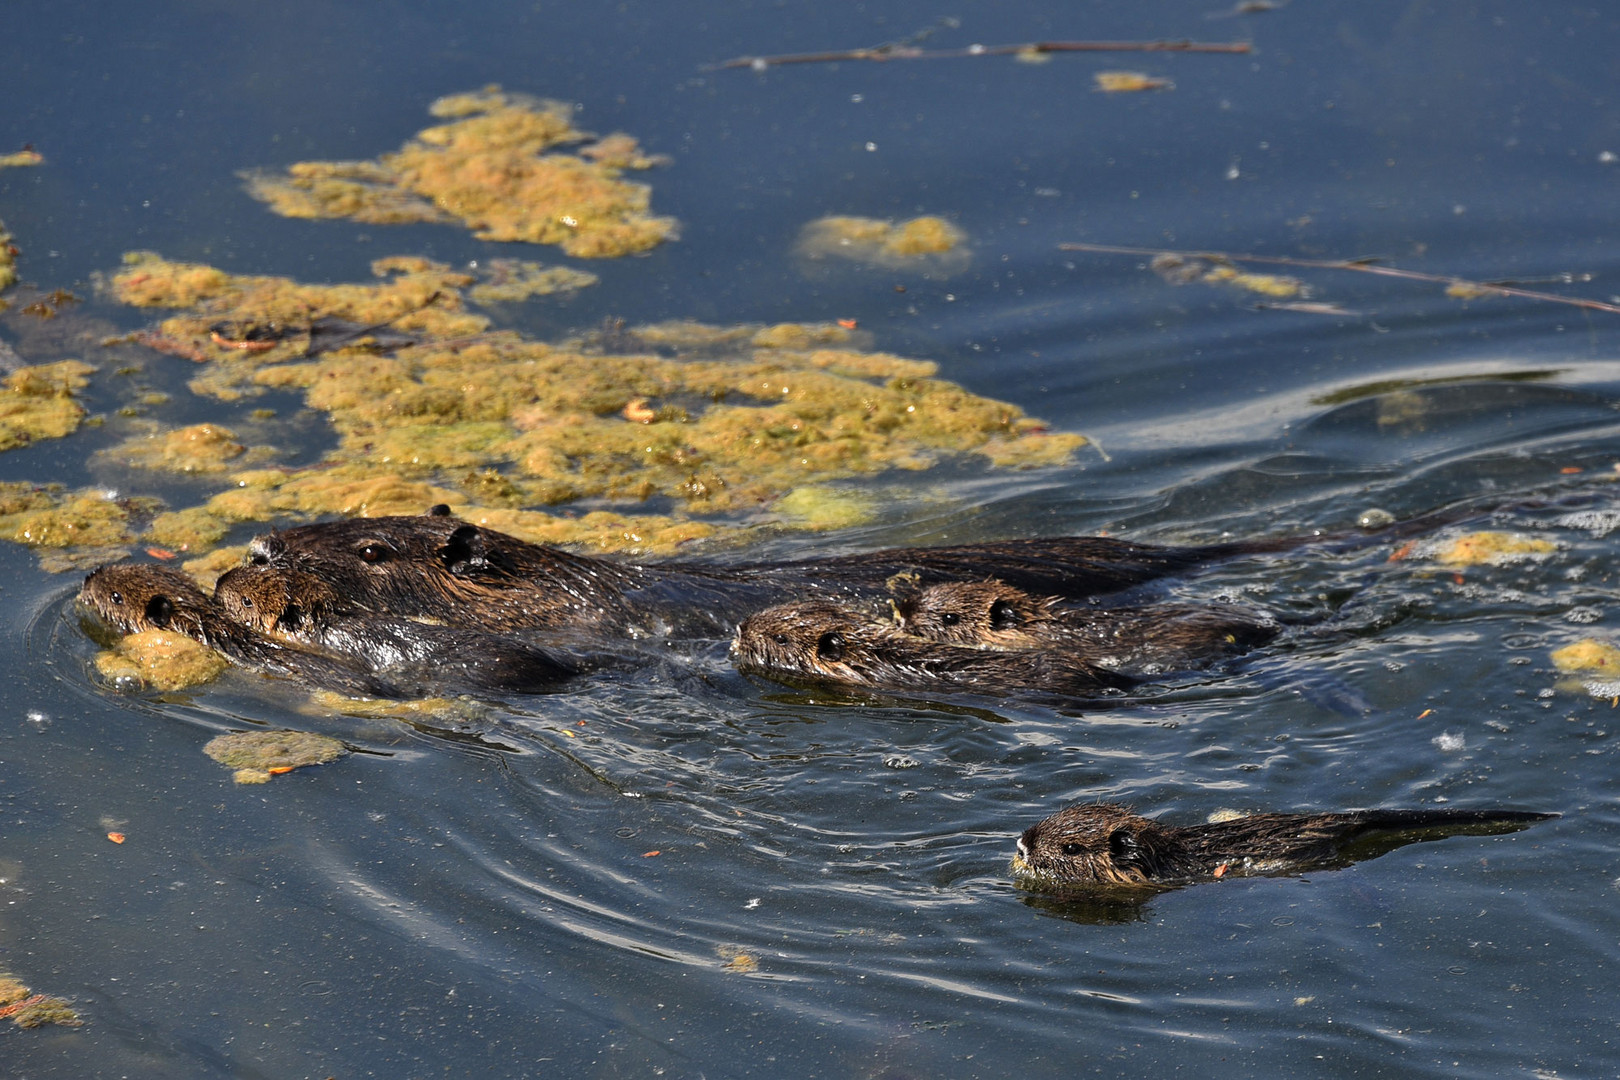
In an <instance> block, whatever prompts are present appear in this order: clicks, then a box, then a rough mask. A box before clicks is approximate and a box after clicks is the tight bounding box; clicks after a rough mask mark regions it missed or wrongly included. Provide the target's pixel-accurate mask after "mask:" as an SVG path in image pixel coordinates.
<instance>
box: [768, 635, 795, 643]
mask: <svg viewBox="0 0 1620 1080" xmlns="http://www.w3.org/2000/svg"><path fill="white" fill-rule="evenodd" d="M771 640H772V641H774V642H776V643H777V644H778V645H786V644H788V642H789V640H790V639H789V638H788V636H787V635H786V634H772V635H771Z"/></svg>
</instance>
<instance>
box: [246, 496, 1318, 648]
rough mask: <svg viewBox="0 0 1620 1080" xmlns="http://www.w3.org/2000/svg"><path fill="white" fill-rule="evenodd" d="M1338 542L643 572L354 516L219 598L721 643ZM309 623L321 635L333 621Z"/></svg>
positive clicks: (254, 556)
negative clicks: (782, 613) (292, 594)
mask: <svg viewBox="0 0 1620 1080" xmlns="http://www.w3.org/2000/svg"><path fill="white" fill-rule="evenodd" d="M1325 539H1327V538H1323V537H1290V538H1284V539H1274V540H1257V541H1240V542H1234V543H1225V544H1209V545H1204V546H1200V547H1156V546H1154V545H1151V544H1137V543H1132V542H1130V541H1126V540H1115V539H1112V538H1109V537H1096V536H1071V537H1056V538H1051V539H1031V540H1007V541H995V542H989V543H983V544H964V545H958V546H955V547H938V548H898V549H892V550H885V551H874V552H866V553H861V554H855V555H836V556H828V557H823V558H813V559H802V560H797V561H788V562H756V563H740V564H729V565H727V564H719V563H711V562H699V561H686V562H683V561H671V562H663V563H635V562H630V561H621V560H614V559H602V558H591V557H588V556H584V555H575V554H571V553H569V552H565V551H560V550H558V549H556V548H551V547H545V546H543V545H539V544H530V543H527V542H525V541H522V540H519V539H517V538H516V537H512V536H508V535H506V534H504V533H500V532H497V531H495V530H493V529H487V528H483V527H481V526H478V525H473V524H470V523H468V522H464V521H461V520H459V519H457V518H455V517H454V516H452V515H451V514H450V512H449V508H448V507H445V506H442V505H440V506H435V507H433V508H432V509H431V510H429V511H428V513H426V514H423V515H419V516H409V517H378V518H350V519H346V520H340V521H329V522H320V523H317V524H313V525H301V526H298V527H295V528H292V529H286V530H281V531H274V532H270V533H267V534H264V535H261V536H259V537H256V538H255V539H254V540H253V541H252V543H251V544H250V545H249V550H248V559H247V562H246V564H245V565H243V566H242V567H239V568H237V569H236V570H233V571H231V572H230V573H228V574H226V575H224V577H222V578H221V580H220V583H219V585H218V593H219V595H220V596H221V599H222V600H225V601H226V602H230V600H229V598H230V597H231V595H232V594H234V593H236V592H237V591H238V590H241V589H244V588H245V587H246V586H245V582H246V581H247V580H248V579H250V578H252V577H254V576H256V575H259V574H262V573H266V572H268V571H270V570H272V569H273V570H278V571H283V572H288V573H292V574H295V575H297V578H298V581H297V590H296V591H298V592H300V593H307V594H309V595H314V596H318V597H320V604H318V605H316V606H317V607H319V606H323V605H324V606H326V607H328V608H329V610H330V612H331V617H339V616H341V615H344V614H357V613H368V612H369V613H372V614H385V613H386V614H393V615H398V616H403V617H408V618H429V619H436V620H439V621H442V622H444V623H446V624H450V625H460V626H472V627H478V628H483V629H493V630H500V631H513V630H527V629H548V628H557V627H573V628H578V629H583V630H588V631H601V632H603V633H604V634H616V633H622V632H625V631H630V632H632V633H657V634H683V633H684V634H691V635H695V636H703V635H705V634H707V635H708V636H716V635H718V634H722V633H726V632H729V631H730V629H731V628H732V627H734V626H735V624H736V622H737V620H738V619H740V618H741V617H743V616H745V615H747V614H748V613H750V612H752V611H757V610H759V609H760V608H761V607H764V606H767V605H769V604H773V603H780V602H783V601H786V600H790V599H792V598H794V597H798V596H803V595H804V594H805V592H806V591H807V590H810V591H813V592H818V593H821V594H823V595H828V596H834V597H846V598H865V599H870V598H872V597H875V596H886V595H889V594H890V593H891V592H892V590H893V588H894V584H893V583H894V582H895V581H906V582H908V583H910V585H909V587H913V588H915V587H925V586H927V585H931V584H935V583H938V582H945V581H978V580H983V579H984V578H986V577H995V578H997V579H999V580H1002V581H1005V582H1007V583H1008V584H1010V585H1013V586H1016V587H1018V588H1023V589H1029V590H1032V591H1035V592H1039V593H1042V594H1051V595H1058V596H1064V597H1069V598H1083V597H1088V596H1094V595H1100V594H1105V593H1109V592H1115V591H1118V590H1120V589H1124V588H1128V587H1131V586H1134V585H1140V584H1142V583H1144V582H1148V581H1152V580H1154V579H1156V578H1160V577H1163V576H1165V575H1168V574H1174V573H1178V572H1180V571H1184V570H1188V569H1192V568H1194V567H1196V566H1199V565H1202V564H1205V563H1209V562H1212V561H1216V560H1219V559H1227V558H1233V557H1236V556H1239V555H1245V554H1259V553H1265V552H1274V551H1284V550H1288V549H1290V548H1293V547H1298V546H1300V545H1302V544H1307V543H1315V542H1320V541H1323V540H1325ZM334 604H335V605H336V606H332V605H334ZM298 614H299V615H300V616H301V617H302V618H303V620H304V621H305V623H306V624H307V625H309V626H310V627H311V628H312V629H311V632H313V628H314V627H315V626H317V625H318V624H319V622H320V617H319V616H317V615H316V614H314V613H312V612H311V611H308V610H300V611H299V612H298ZM281 629H282V630H283V631H285V632H288V633H292V634H294V635H296V636H299V637H300V638H301V639H302V637H303V636H304V632H302V631H297V630H293V629H291V628H290V627H288V626H285V625H284V626H282V627H281Z"/></svg>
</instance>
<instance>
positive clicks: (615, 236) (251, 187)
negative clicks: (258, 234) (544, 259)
mask: <svg viewBox="0 0 1620 1080" xmlns="http://www.w3.org/2000/svg"><path fill="white" fill-rule="evenodd" d="M429 111H430V112H431V113H432V114H433V115H434V116H437V117H440V118H442V119H445V120H448V121H449V122H448V123H444V124H439V125H437V126H435V127H430V128H427V129H426V130H423V131H420V132H417V134H416V137H415V138H413V139H411V140H410V141H409V142H407V143H406V144H405V145H404V146H402V147H400V149H398V150H396V151H394V152H393V153H388V154H383V155H382V156H381V157H380V158H378V159H377V160H376V161H304V162H299V163H298V164H296V165H293V166H291V167H289V168H288V169H287V171H286V173H285V174H273V173H266V172H260V173H253V174H251V175H249V176H248V178H247V179H248V191H249V193H251V194H252V195H253V196H254V197H255V198H257V199H260V200H262V201H264V202H266V203H268V204H269V206H270V208H271V209H272V210H273V211H275V212H276V213H278V214H282V215H285V216H287V217H298V218H351V219H353V220H356V221H363V222H368V223H373V224H400V223H406V222H422V221H445V222H459V223H461V224H462V225H465V226H466V227H468V228H470V229H473V230H476V231H475V235H476V236H477V237H478V238H479V239H480V240H515V241H525V242H528V243H531V244H558V245H560V246H561V247H562V249H563V251H564V252H566V253H567V254H569V255H574V256H578V257H582V258H599V257H607V256H614V255H627V254H631V253H633V252H638V251H645V250H647V249H648V248H651V247H653V246H655V245H656V244H658V243H660V242H662V241H664V240H667V239H670V238H671V237H673V236H674V235H675V232H676V224H675V220H674V219H673V218H668V217H656V216H653V215H652V214H651V213H649V212H648V207H649V205H650V198H651V196H650V189H649V188H648V187H647V185H645V184H637V183H632V182H630V181H628V180H624V179H622V174H623V173H624V171H625V170H627V169H647V168H650V167H652V166H653V165H655V164H659V163H660V162H659V159H657V158H654V157H649V156H648V155H646V154H643V153H642V152H641V151H640V149H639V148H638V147H637V145H636V142H635V140H634V139H632V138H630V136H628V135H623V134H615V135H609V136H608V137H606V138H604V139H601V140H598V141H595V142H594V143H591V145H588V146H586V147H584V148H583V149H582V150H580V152H579V153H577V154H570V153H561V152H558V151H557V148H558V147H560V146H565V145H570V144H577V143H586V142H590V141H591V140H592V138H593V137H592V136H591V135H589V134H588V133H586V132H582V131H579V130H578V129H576V128H575V127H574V126H573V112H574V110H573V108H572V107H571V106H569V105H568V104H566V103H564V102H556V101H541V100H539V99H536V98H531V97H527V96H525V95H522V94H508V93H504V92H502V91H501V89H500V88H499V87H495V86H490V87H486V88H485V89H483V90H481V91H477V92H474V93H468V94H454V95H451V96H450V97H445V98H440V99H439V100H438V101H435V102H434V103H433V105H432V106H431V108H430V110H429Z"/></svg>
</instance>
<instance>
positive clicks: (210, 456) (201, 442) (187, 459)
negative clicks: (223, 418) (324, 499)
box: [99, 424, 270, 473]
mask: <svg viewBox="0 0 1620 1080" xmlns="http://www.w3.org/2000/svg"><path fill="white" fill-rule="evenodd" d="M269 455H270V451H269V450H268V448H266V447H255V448H254V450H253V451H251V452H250V451H249V450H248V448H247V447H246V446H243V445H242V444H241V443H239V442H237V441H236V433H235V432H233V431H231V430H230V429H229V428H227V427H222V426H221V425H219V424H191V425H189V426H187V427H182V428H174V429H172V430H167V431H164V430H154V431H152V432H149V433H147V434H144V435H136V436H134V437H133V438H131V439H129V440H127V441H126V442H124V443H122V444H120V445H118V446H115V447H112V448H111V449H109V450H104V451H102V452H101V453H100V455H99V456H100V457H102V458H103V459H105V460H110V461H113V462H116V463H117V464H120V465H125V466H128V467H130V468H135V469H160V470H165V471H168V472H178V473H222V472H226V471H228V470H230V469H231V468H233V467H235V468H240V467H241V466H242V465H244V464H250V463H252V462H255V461H260V460H263V459H264V458H265V457H267V456H269Z"/></svg>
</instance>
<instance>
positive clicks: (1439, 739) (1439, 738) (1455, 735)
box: [1429, 731, 1468, 754]
mask: <svg viewBox="0 0 1620 1080" xmlns="http://www.w3.org/2000/svg"><path fill="white" fill-rule="evenodd" d="M1429 741H1430V742H1432V743H1434V745H1435V746H1438V747H1439V748H1440V749H1441V750H1442V751H1443V752H1445V753H1448V754H1454V753H1456V752H1457V751H1458V750H1461V749H1462V748H1463V747H1465V746H1467V745H1468V740H1467V739H1466V738H1465V737H1464V736H1463V733H1462V732H1460V731H1444V732H1441V733H1440V734H1439V735H1436V736H1435V737H1434V738H1432V739H1430V740H1429Z"/></svg>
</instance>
